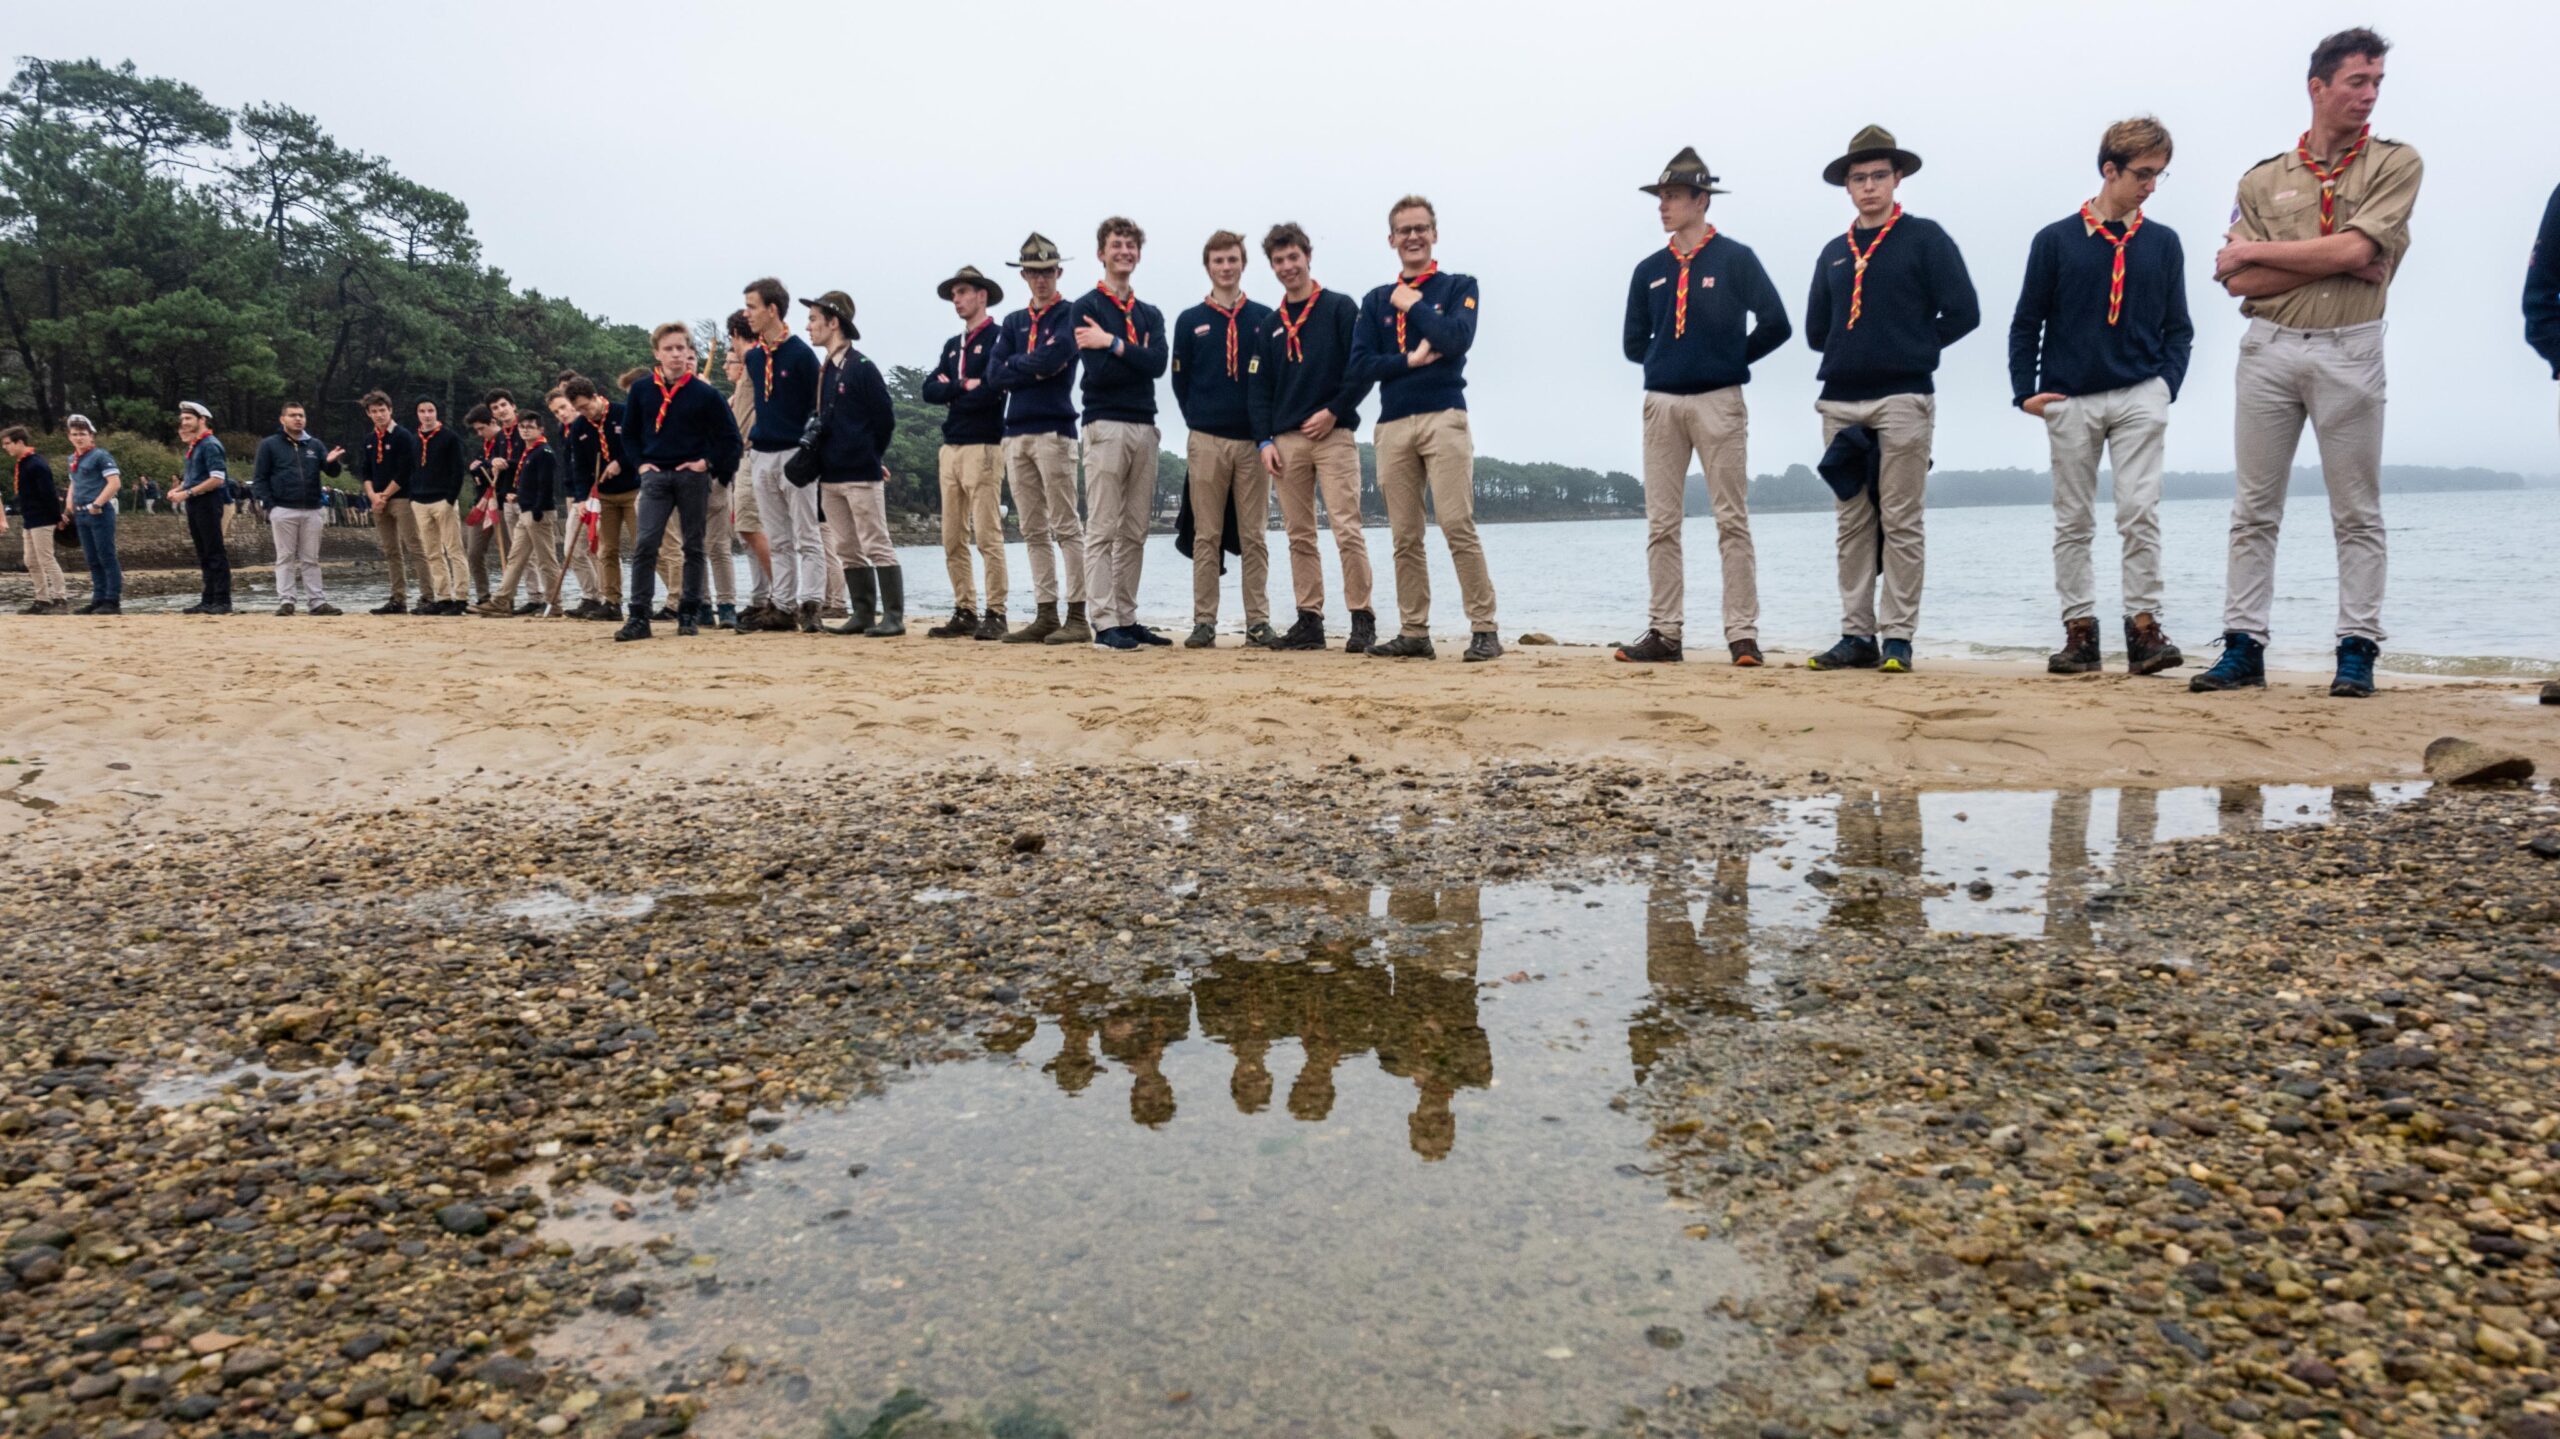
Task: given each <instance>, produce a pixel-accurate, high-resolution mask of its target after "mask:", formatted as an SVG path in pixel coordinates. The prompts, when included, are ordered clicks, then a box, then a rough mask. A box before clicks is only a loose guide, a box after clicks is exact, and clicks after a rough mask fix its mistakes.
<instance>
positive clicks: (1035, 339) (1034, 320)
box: [1022, 300, 1058, 353]
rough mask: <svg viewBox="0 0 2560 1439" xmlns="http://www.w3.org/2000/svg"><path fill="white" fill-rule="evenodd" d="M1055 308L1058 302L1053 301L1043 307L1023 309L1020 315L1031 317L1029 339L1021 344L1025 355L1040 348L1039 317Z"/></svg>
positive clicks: (1034, 306)
mask: <svg viewBox="0 0 2560 1439" xmlns="http://www.w3.org/2000/svg"><path fill="white" fill-rule="evenodd" d="M1056 308H1058V302H1057V301H1055V300H1051V301H1050V302H1049V303H1047V304H1045V305H1029V306H1025V307H1024V308H1023V311H1022V313H1024V314H1026V315H1029V316H1030V317H1031V338H1030V339H1028V340H1025V341H1023V342H1022V348H1023V350H1024V352H1025V353H1028V352H1030V351H1032V350H1036V349H1039V348H1040V317H1041V316H1042V315H1045V314H1047V313H1049V312H1050V311H1051V310H1054V309H1056Z"/></svg>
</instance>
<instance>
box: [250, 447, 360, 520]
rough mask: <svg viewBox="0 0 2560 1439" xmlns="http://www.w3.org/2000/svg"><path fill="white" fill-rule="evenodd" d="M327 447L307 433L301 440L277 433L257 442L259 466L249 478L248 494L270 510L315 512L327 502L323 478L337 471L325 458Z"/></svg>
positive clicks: (335, 464)
mask: <svg viewBox="0 0 2560 1439" xmlns="http://www.w3.org/2000/svg"><path fill="white" fill-rule="evenodd" d="M328 454H329V447H328V446H327V445H324V444H322V443H320V437H319V436H317V435H315V434H313V433H311V432H310V431H309V430H305V431H303V432H302V438H301V440H300V441H298V442H297V441H294V440H288V439H286V438H285V437H284V431H282V430H278V431H276V432H275V433H274V434H272V435H269V436H267V437H266V438H265V439H263V440H260V441H259V442H258V463H257V467H256V469H255V470H253V471H252V472H251V473H250V476H249V493H251V494H253V495H256V496H257V497H258V503H259V504H262V505H264V506H266V507H267V508H268V509H271V510H317V509H321V508H323V507H325V506H326V505H327V504H328V503H329V487H328V486H327V485H324V484H322V483H321V482H320V477H321V476H322V475H335V474H337V473H338V472H339V466H338V462H337V461H336V460H333V459H330V458H328Z"/></svg>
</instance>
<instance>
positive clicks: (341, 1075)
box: [134, 1062, 364, 1109]
mask: <svg viewBox="0 0 2560 1439" xmlns="http://www.w3.org/2000/svg"><path fill="white" fill-rule="evenodd" d="M363 1073H364V1071H362V1070H360V1069H358V1068H357V1067H356V1066H355V1065H353V1064H349V1063H343V1062H342V1063H339V1064H337V1065H333V1066H332V1067H330V1068H328V1069H272V1068H269V1067H268V1066H266V1065H263V1064H255V1063H238V1064H228V1065H225V1066H223V1067H222V1068H220V1069H215V1070H211V1071H203V1070H195V1069H185V1068H171V1069H163V1070H159V1071H156V1072H155V1073H154V1074H152V1075H151V1076H150V1077H148V1078H146V1079H144V1080H143V1081H142V1083H141V1085H140V1087H139V1089H138V1090H137V1091H136V1093H135V1096H134V1097H135V1098H136V1099H137V1100H138V1101H140V1102H141V1104H142V1105H143V1106H144V1107H145V1108H153V1109H176V1108H179V1107H181V1106H183V1105H188V1104H193V1103H195V1102H197V1101H198V1100H204V1099H211V1098H214V1097H215V1096H217V1095H220V1094H223V1093H226V1092H228V1091H231V1090H234V1089H239V1088H241V1087H243V1086H244V1085H245V1086H252V1087H258V1088H268V1087H274V1086H276V1085H277V1084H278V1083H279V1082H280V1083H281V1085H282V1087H285V1088H288V1089H290V1090H291V1091H292V1094H293V1102H294V1103H296V1104H309V1103H311V1102H312V1101H314V1100H316V1099H320V1098H322V1097H323V1096H324V1093H327V1094H339V1093H344V1092H345V1091H346V1090H347V1089H348V1087H349V1086H351V1085H352V1084H353V1083H354V1082H355V1081H356V1080H357V1079H358V1078H360V1077H362V1075H363Z"/></svg>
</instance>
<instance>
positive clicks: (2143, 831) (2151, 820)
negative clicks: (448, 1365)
mask: <svg viewBox="0 0 2560 1439" xmlns="http://www.w3.org/2000/svg"><path fill="white" fill-rule="evenodd" d="M2159 837H2160V791H2158V790H2156V789H2128V790H2119V791H2117V792H2116V853H2118V854H2126V855H2129V854H2138V853H2140V852H2141V851H2143V850H2146V849H2149V848H2150V847H2151V842H2152V841H2153V840H2155V839H2158V838H2159Z"/></svg>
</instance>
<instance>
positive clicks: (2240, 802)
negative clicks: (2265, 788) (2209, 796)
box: [2215, 784, 2267, 835]
mask: <svg viewBox="0 0 2560 1439" xmlns="http://www.w3.org/2000/svg"><path fill="white" fill-rule="evenodd" d="M2215 809H2216V815H2215V818H2216V821H2217V824H2216V828H2218V829H2220V830H2221V831H2222V832H2223V833H2224V834H2227V835H2245V834H2256V833H2257V832H2258V830H2259V829H2260V828H2262V827H2263V826H2264V825H2265V824H2266V819H2267V797H2266V795H2265V794H2264V793H2262V792H2261V791H2260V790H2259V789H2258V787H2257V786H2256V785H2253V784H2226V785H2224V786H2222V789H2221V796H2220V799H2219V801H2218V803H2217V804H2216V805H2215Z"/></svg>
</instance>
